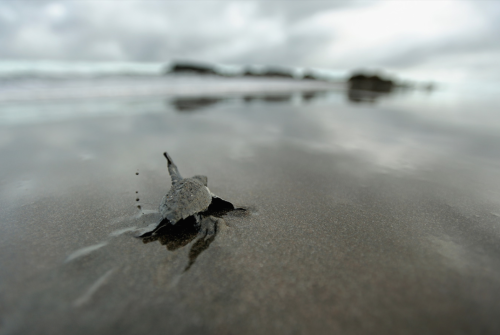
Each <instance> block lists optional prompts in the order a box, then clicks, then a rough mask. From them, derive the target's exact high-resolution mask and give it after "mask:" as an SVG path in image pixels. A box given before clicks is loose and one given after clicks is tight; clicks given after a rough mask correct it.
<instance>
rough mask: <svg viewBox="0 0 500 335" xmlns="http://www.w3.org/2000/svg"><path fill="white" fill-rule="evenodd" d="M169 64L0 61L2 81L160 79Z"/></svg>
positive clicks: (0, 77)
mask: <svg viewBox="0 0 500 335" xmlns="http://www.w3.org/2000/svg"><path fill="white" fill-rule="evenodd" d="M168 64H169V63H168V62H165V63H127V62H108V63H104V62H57V61H0V80H1V79H15V78H74V77H87V78H92V77H103V76H159V75H162V74H163V73H164V72H165V67H166V66H168Z"/></svg>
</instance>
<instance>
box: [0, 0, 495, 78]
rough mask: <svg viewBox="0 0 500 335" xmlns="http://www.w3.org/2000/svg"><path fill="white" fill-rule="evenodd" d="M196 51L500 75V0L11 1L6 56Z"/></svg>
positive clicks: (0, 18)
mask: <svg viewBox="0 0 500 335" xmlns="http://www.w3.org/2000/svg"><path fill="white" fill-rule="evenodd" d="M172 59H191V60H200V61H207V62H216V63H223V64H269V65H287V66H288V65H289V66H297V67H314V68H330V69H355V68H375V69H386V70H388V71H390V72H393V73H396V74H402V75H403V76H407V77H408V76H410V77H414V78H422V79H425V78H429V79H436V80H443V79H446V80H452V81H454V80H463V79H469V78H470V79H473V80H488V81H490V80H497V79H499V78H500V1H495V0H492V1H487V0H470V1H467V0H462V1H459V0H454V1H439V0H421V1H412V0H393V1H353V0H348V1H341V0H337V1H310V0H308V1H296V0H295V1H264V0H263V1H206V0H205V1H193V0H184V1H178V2H177V1H154V0H147V1H91V0H85V1H83V0H82V1H76V0H75V1H44V0H34V1H20V0H15V1H6V0H2V1H1V2H0V60H68V61H73V60H75V61H138V62H162V61H166V60H172Z"/></svg>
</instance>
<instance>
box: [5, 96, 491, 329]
mask: <svg viewBox="0 0 500 335" xmlns="http://www.w3.org/2000/svg"><path fill="white" fill-rule="evenodd" d="M280 94H281V98H279V96H280V95H279V94H274V95H272V94H268V95H266V94H265V92H264V93H263V92H260V93H258V94H257V93H252V94H248V95H246V94H245V93H244V92H237V94H230V95H220V94H218V95H214V94H212V95H211V97H212V98H213V96H217V97H218V99H216V100H210V99H209V100H207V98H206V97H204V96H198V97H197V96H194V95H190V96H189V97H187V98H186V96H184V97H183V99H184V102H182V101H181V103H180V104H179V101H178V100H176V99H179V97H176V96H168V97H159V96H155V97H137V98H130V99H123V98H116V97H115V98H107V99H101V100H99V99H97V98H96V99H95V100H89V99H88V98H86V99H82V100H74V101H69V102H68V101H63V102H61V101H43V102H40V101H32V102H29V101H23V102H9V103H7V102H5V103H3V104H2V105H1V106H0V109H2V110H3V111H4V112H2V113H4V114H2V116H1V117H0V120H15V122H14V121H12V122H11V121H8V122H7V121H5V122H4V123H2V124H0V161H1V166H2V168H1V169H0V185H1V187H0V222H1V223H2V224H1V225H0V264H1V266H0V297H1V298H0V334H2V335H4V334H9V335H11V334H90V333H92V334H117V333H121V334H139V333H148V334H165V333H168V334H498V333H500V320H499V318H498V314H499V313H500V243H499V241H500V191H499V190H500V188H499V186H500V149H499V148H500V135H499V134H500V126H499V125H500V122H499V119H500V117H499V116H498V113H497V111H496V110H495V108H496V106H497V105H498V99H497V98H496V96H497V95H495V94H491V95H486V93H485V95H481V96H480V95H477V94H475V93H474V92H472V91H471V92H469V94H463V93H456V94H455V93H453V92H451V93H450V92H446V91H443V92H435V93H434V94H430V95H427V94H426V93H415V94H413V93H409V94H407V95H403V94H401V95H398V94H396V95H395V96H386V97H381V98H380V99H379V100H378V101H376V102H375V103H353V102H350V101H349V100H348V95H347V93H346V92H344V91H340V90H338V89H337V90H333V91H325V90H321V91H318V92H310V91H307V90H294V91H291V92H288V93H287V92H283V91H282V92H281V93H280ZM453 94H455V95H453ZM273 97H274V98H273ZM277 97H278V98H277ZM190 99H191V100H190ZM203 99H205V100H203ZM85 106H90V107H85ZM179 106H180V107H179ZM186 106H188V107H187V108H186ZM39 109H44V110H47V111H50V112H51V113H52V114H50V115H52V117H51V118H47V119H44V118H43V117H38V116H36V115H35V114H36V112H37V111H38V110H39ZM87 110H91V112H87ZM6 111H8V112H6ZM13 111H15V112H16V113H21V112H23V113H24V114H22V115H25V116H26V117H24V118H15V117H13V116H12V115H14V114H12V113H14V112H13ZM127 111H128V112H127ZM8 113H10V114H8ZM30 113H31V114H30ZM7 114H8V115H7ZM15 115H21V114H15ZM33 115H35V116H33ZM58 115H62V116H64V117H62V116H61V117H58ZM68 115H71V117H67V116H68ZM164 151H168V152H169V153H170V155H171V156H172V157H173V158H174V159H175V161H176V163H177V165H178V167H179V169H180V171H181V172H182V174H183V175H185V176H192V175H195V174H204V175H206V176H208V187H209V188H210V190H211V191H212V192H214V193H215V194H217V195H219V196H220V197H223V198H224V199H227V200H229V201H231V202H233V203H234V204H236V205H237V206H240V207H243V208H246V209H247V212H246V213H245V214H241V213H229V214H227V215H226V216H225V217H224V222H225V224H223V225H221V226H220V227H219V230H218V232H217V235H216V237H215V239H214V240H213V241H212V242H211V243H210V244H209V245H208V246H206V248H205V249H204V250H202V252H200V253H199V254H198V255H197V257H196V258H195V260H194V262H193V264H192V265H191V266H190V267H189V269H188V270H187V271H185V269H186V266H187V264H188V263H189V261H190V256H192V255H191V254H190V252H192V251H191V250H193V245H195V243H196V241H197V238H196V237H193V236H191V237H189V238H191V239H190V240H189V238H187V237H186V241H184V242H186V244H185V245H182V244H183V243H184V242H183V241H178V243H177V245H176V246H174V247H172V246H170V247H169V248H168V245H163V244H161V243H160V242H159V241H153V242H151V243H143V241H142V240H141V239H138V238H136V237H135V235H136V234H137V231H138V229H139V228H143V227H146V226H148V225H149V224H152V223H155V222H157V221H158V220H159V214H158V213H157V209H158V204H159V201H160V199H161V198H162V196H163V195H164V194H165V193H166V192H167V191H168V189H169V187H170V179H169V175H168V171H167V166H166V161H165V159H164V157H163V156H162V153H163V152H164ZM139 207H140V208H139ZM173 238H175V237H173ZM182 238H184V237H181V239H182ZM169 249H170V250H169Z"/></svg>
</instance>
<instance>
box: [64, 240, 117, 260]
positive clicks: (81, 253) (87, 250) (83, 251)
mask: <svg viewBox="0 0 500 335" xmlns="http://www.w3.org/2000/svg"><path fill="white" fill-rule="evenodd" d="M106 244H108V242H102V243H99V244H94V245H91V246H88V247H85V248H81V249H78V250H76V251H74V252H72V253H71V254H69V256H68V257H67V258H66V260H65V261H64V262H65V263H67V262H71V261H72V260H74V259H75V258H78V257H82V256H85V255H88V254H90V253H91V252H93V251H96V250H97V249H100V248H102V247H104V246H105V245H106Z"/></svg>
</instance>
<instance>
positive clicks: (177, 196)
mask: <svg viewBox="0 0 500 335" xmlns="http://www.w3.org/2000/svg"><path fill="white" fill-rule="evenodd" d="M163 155H164V156H165V158H166V159H167V163H168V172H169V173H170V178H171V179H172V187H171V188H170V191H169V192H168V193H167V194H166V195H165V196H164V197H163V199H162V200H161V202H160V207H159V212H160V214H161V216H162V218H163V219H166V220H168V222H169V223H170V224H172V225H175V224H177V223H179V222H182V220H184V219H186V218H188V217H190V216H193V217H194V218H195V219H196V222H197V223H198V225H199V226H200V228H201V231H202V232H205V234H206V235H214V234H215V229H216V226H217V222H218V220H219V219H217V218H215V217H213V216H211V215H210V212H213V211H217V209H224V210H233V209H235V208H234V206H233V204H231V203H230V202H228V201H225V200H223V199H221V198H219V197H218V196H216V195H215V194H213V193H212V192H210V190H209V189H208V187H207V180H208V179H207V177H206V176H201V175H197V176H194V177H191V178H182V176H181V174H180V173H179V170H178V169H177V166H176V165H175V163H174V161H173V160H172V158H171V157H170V155H169V154H168V153H166V152H164V153H163ZM209 207H210V208H209ZM210 209H212V210H210ZM162 222H163V221H162ZM160 226H161V223H159V224H158V225H156V226H154V227H151V228H150V229H148V230H147V231H146V232H143V234H141V236H142V237H143V236H146V235H150V234H154V233H155V231H156V230H157V229H158V228H160Z"/></svg>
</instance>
